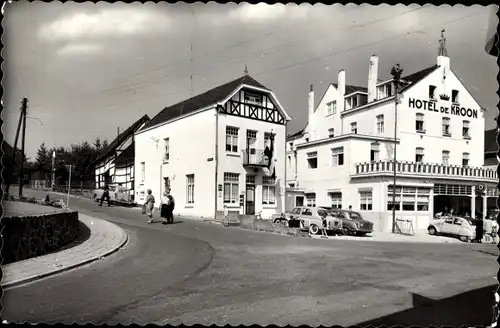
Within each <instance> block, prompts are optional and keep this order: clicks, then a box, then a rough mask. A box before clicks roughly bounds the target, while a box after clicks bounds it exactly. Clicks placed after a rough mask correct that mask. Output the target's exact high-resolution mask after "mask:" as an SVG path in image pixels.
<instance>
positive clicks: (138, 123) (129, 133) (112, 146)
mask: <svg viewBox="0 0 500 328" xmlns="http://www.w3.org/2000/svg"><path fill="white" fill-rule="evenodd" d="M148 121H149V116H147V115H144V116H143V117H141V118H140V119H139V120H137V121H136V122H135V123H134V124H132V125H131V126H130V127H129V128H128V129H127V130H125V131H124V132H122V133H121V134H120V135H119V136H118V137H116V139H115V140H113V142H112V143H110V144H109V146H108V147H106V148H105V149H104V150H103V151H102V153H101V154H100V155H99V156H98V157H97V158H96V159H95V160H94V161H93V162H92V164H94V163H96V162H98V161H100V160H102V159H103V158H105V157H107V156H109V155H110V154H111V153H113V152H114V151H115V150H116V148H118V146H120V145H121V144H122V143H124V142H125V141H126V140H127V139H128V138H129V137H131V136H133V135H134V133H135V132H136V131H137V130H138V129H139V128H140V127H141V125H142V124H144V123H146V122H148Z"/></svg>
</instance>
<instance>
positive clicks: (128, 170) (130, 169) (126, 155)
mask: <svg viewBox="0 0 500 328" xmlns="http://www.w3.org/2000/svg"><path fill="white" fill-rule="evenodd" d="M148 121H149V117H148V116H147V115H144V116H143V117H141V118H140V119H139V120H137V121H136V122H134V124H132V125H131V126H130V127H129V128H128V129H126V130H125V131H124V132H122V133H119V134H118V136H117V137H116V139H115V140H113V141H112V142H111V143H110V144H109V146H108V147H106V148H105V149H104V150H103V151H102V152H101V154H100V155H99V156H98V157H97V158H96V159H95V160H94V162H93V163H92V166H93V167H94V170H95V184H96V188H103V187H104V186H105V185H106V184H107V185H109V186H122V187H124V188H127V189H129V190H130V195H131V196H132V199H134V194H135V192H134V189H135V184H134V173H135V169H134V164H135V163H134V151H135V142H134V133H135V132H137V131H139V130H140V129H141V128H142V127H144V126H145V125H146V123H147V122H148Z"/></svg>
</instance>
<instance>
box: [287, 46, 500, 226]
mask: <svg viewBox="0 0 500 328" xmlns="http://www.w3.org/2000/svg"><path fill="white" fill-rule="evenodd" d="M367 66H368V65H367ZM377 67H378V58H377V57H376V56H373V57H372V58H371V60H370V65H369V71H370V72H369V74H368V76H369V78H368V88H367V92H363V91H356V92H351V93H350V94H347V95H345V91H344V90H346V89H348V90H349V89H350V90H353V88H355V87H349V86H346V85H345V80H346V73H345V71H341V72H340V73H339V77H338V80H339V83H338V87H335V86H334V85H330V86H329V87H328V89H327V90H326V92H325V94H324V96H323V98H322V99H321V101H320V103H319V105H318V106H317V107H316V108H314V109H313V110H311V108H309V112H310V113H311V112H312V113H313V114H312V115H311V114H310V115H309V117H310V119H309V124H308V126H307V128H306V129H305V130H304V133H303V134H302V135H300V136H299V137H298V138H297V137H294V140H292V138H290V139H289V140H287V147H288V153H287V156H290V157H291V158H290V159H288V158H287V160H288V164H287V165H288V167H287V172H288V176H287V181H288V186H289V187H290V186H293V188H289V196H290V197H288V199H289V200H291V201H292V202H293V203H295V204H296V202H297V201H299V202H302V199H301V195H300V193H302V194H303V195H304V196H305V198H304V204H306V205H307V204H310V205H317V206H339V207H341V208H345V209H347V208H348V206H349V205H351V206H352V208H353V210H357V211H360V212H361V213H362V214H363V216H364V217H365V218H366V219H368V220H370V221H372V222H373V223H374V228H375V229H376V230H379V231H390V230H391V228H392V185H393V163H394V162H393V161H394V130H395V124H394V122H395V98H394V96H393V94H394V83H393V82H391V81H386V82H382V83H378V84H375V83H376V82H374V81H377V71H376V69H377ZM402 83H403V89H402V90H401V98H400V99H401V101H400V103H399V104H398V119H397V132H396V140H397V149H396V161H397V164H396V168H397V182H396V186H397V187H396V192H397V195H396V196H397V197H396V216H397V218H400V219H405V220H409V221H411V222H412V225H413V228H414V229H415V230H425V229H427V226H428V223H429V220H430V219H431V217H432V216H433V215H434V213H435V212H437V211H439V210H441V209H442V207H443V206H444V205H443V204H447V205H446V206H448V207H452V208H454V209H455V211H458V212H462V214H465V213H466V212H468V214H470V212H471V211H472V213H475V212H476V211H478V210H479V209H480V208H486V197H478V198H477V199H476V194H475V192H476V189H481V188H483V187H486V189H488V188H495V187H494V183H496V181H498V180H497V177H496V173H495V172H494V171H487V170H484V169H483V168H482V166H483V164H484V154H483V152H482V151H477V150H478V149H484V129H485V124H484V111H485V110H484V109H483V108H481V106H480V105H479V104H478V103H477V102H476V101H475V100H474V99H473V98H472V96H471V95H470V93H469V92H468V91H467V89H466V88H465V86H464V85H463V84H462V83H461V82H460V80H459V79H458V78H457V77H456V76H455V74H454V73H453V72H452V71H451V70H450V60H449V58H448V57H443V56H439V57H438V65H437V66H436V67H431V68H429V69H426V70H424V71H422V72H420V74H417V75H410V76H408V79H407V80H405V77H403V78H402ZM391 88H392V89H391ZM374 90H377V91H374ZM343 95H345V96H343ZM446 96H448V97H449V99H447V98H448V97H446ZM309 97H310V98H311V97H314V93H312V94H311V93H310V94H309ZM352 97H357V98H356V99H355V100H353V99H352ZM343 98H345V100H344V99H343ZM370 100H371V101H370ZM452 100H454V101H452ZM355 101H356V102H355ZM332 103H336V106H333V107H336V111H335V110H332V106H329V104H332ZM353 104H354V106H353ZM429 104H430V105H429ZM342 109H343V110H342ZM417 121H423V122H422V123H420V122H417ZM331 129H333V130H331ZM291 142H293V147H292V146H291V144H290V143H291ZM292 148H293V149H292ZM340 154H342V155H340ZM294 156H295V158H294ZM339 157H343V158H342V160H341V162H342V164H339ZM314 158H316V159H314ZM400 188H402V189H400ZM299 192H300V193H299ZM292 193H293V196H292ZM438 195H439V197H437V196H438ZM450 196H452V197H451V198H450ZM290 198H291V199H290ZM294 198H295V199H294ZM297 198H298V199H297ZM288 207H290V206H288ZM485 212H486V211H483V212H482V213H483V215H484V214H485Z"/></svg>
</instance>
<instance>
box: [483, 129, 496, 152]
mask: <svg viewBox="0 0 500 328" xmlns="http://www.w3.org/2000/svg"><path fill="white" fill-rule="evenodd" d="M484 152H485V153H496V152H498V145H497V129H491V130H486V131H484Z"/></svg>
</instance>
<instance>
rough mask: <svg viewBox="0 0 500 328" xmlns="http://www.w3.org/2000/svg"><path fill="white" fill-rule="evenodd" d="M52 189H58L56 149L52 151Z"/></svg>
mask: <svg viewBox="0 0 500 328" xmlns="http://www.w3.org/2000/svg"><path fill="white" fill-rule="evenodd" d="M51 189H52V191H54V190H55V189H56V151H55V150H53V151H52V181H51Z"/></svg>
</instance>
